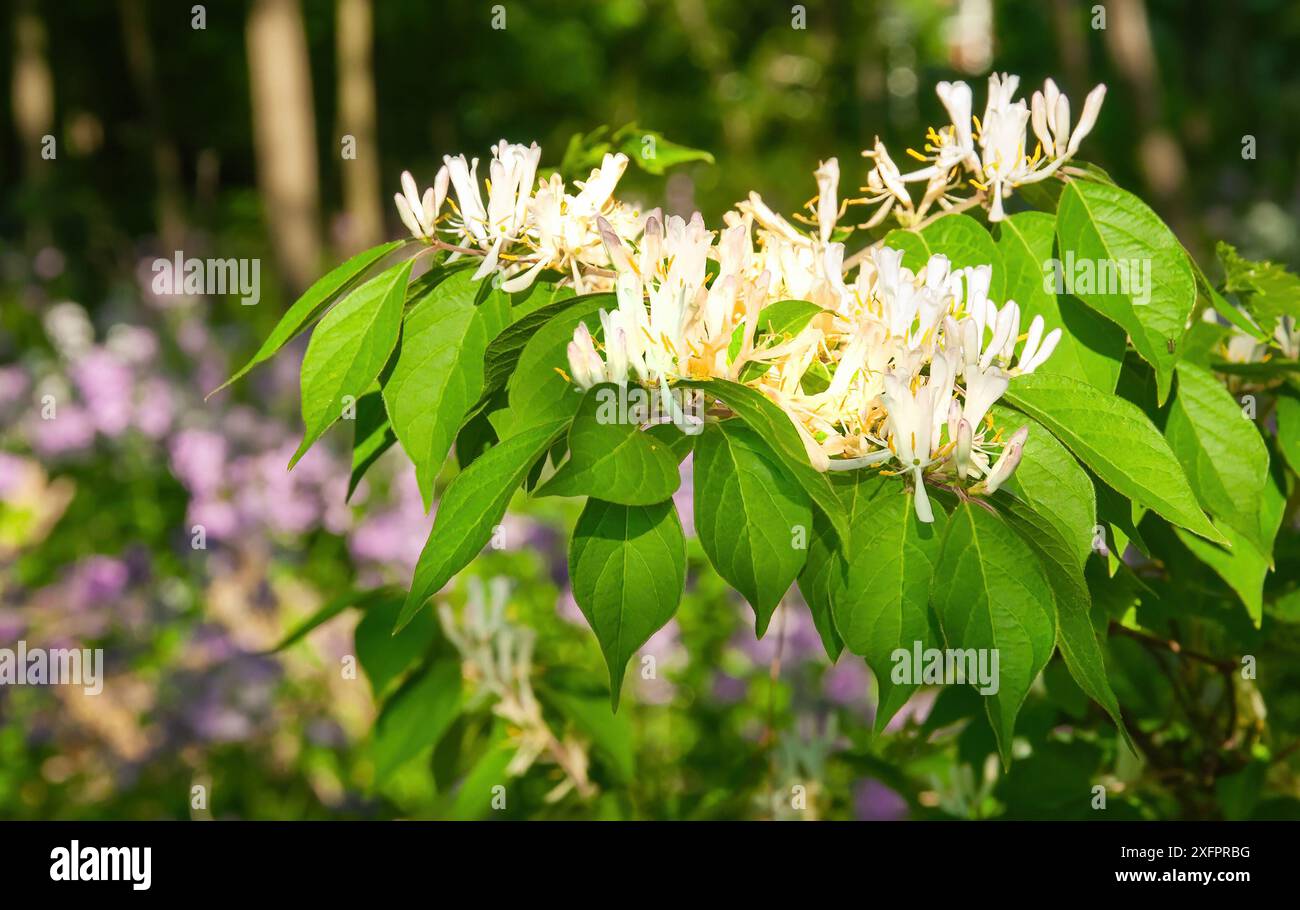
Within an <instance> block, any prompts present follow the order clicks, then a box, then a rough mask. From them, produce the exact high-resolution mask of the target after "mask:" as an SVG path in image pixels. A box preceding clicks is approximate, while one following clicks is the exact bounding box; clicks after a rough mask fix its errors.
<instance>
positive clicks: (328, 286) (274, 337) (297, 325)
mask: <svg viewBox="0 0 1300 910" xmlns="http://www.w3.org/2000/svg"><path fill="white" fill-rule="evenodd" d="M407 243H410V241H409V240H394V241H392V242H391V243H385V244H382V245H380V246H376V247H371V248H370V249H368V250H365V251H363V252H360V253H357V254H356V255H355V256H353V257H352V258H351V259H349V260H348V261H347V262H345V263H343V264H342V265H339V266H336V267H335V268H334V269H333V270H332V271H330V272H328V273H327V274H326V275H324V276H323V277H322V278H319V279H318V280H317V281H316V283H315V284H313V285H312V286H311V287H309V288H308V289H307V290H306V292H304V293H303V295H302V296H301V297H299V298H298V299H297V300H296V301H294V304H293V306H291V307H289V310H288V312H286V313H285V314H284V315H283V316H281V317H280V321H279V322H278V323H276V326H275V328H274V329H272V330H271V334H270V335H268V336H267V338H266V340H265V341H264V342H262V346H261V347H260V348H258V349H257V353H256V354H254V355H253V357H252V359H251V360H249V361H248V363H246V364H244V365H243V366H242V367H240V368H239V369H238V370H236V371H235V373H234V375H232V376H231V377H230V378H229V379H227V380H226V381H225V382H223V383H222V384H221V385H219V386H217V387H216V388H215V389H213V390H212V391H211V392H209V393H208V397H209V398H211V397H212V396H213V395H215V394H217V393H218V392H220V391H221V390H222V389H224V388H226V386H228V385H230V384H231V383H232V382H234V381H235V380H237V379H239V378H241V377H243V376H244V375H245V374H246V373H247V372H248V371H249V370H251V369H252V368H253V367H255V366H257V365H258V364H259V363H262V362H263V361H266V360H269V359H270V358H272V357H274V356H275V354H276V352H277V351H279V350H280V348H282V347H284V346H285V345H286V344H288V343H289V342H290V341H291V340H292V339H293V338H294V337H296V336H297V335H298V333H299V332H301V331H302V330H303V329H305V328H306V327H307V326H308V325H309V324H310V323H311V322H312V321H313V320H315V318H316V317H317V316H319V315H320V314H321V312H322V311H323V310H324V309H325V307H327V306H329V304H330V303H331V302H332V301H333V300H334V299H335V298H336V297H337V296H338V295H339V294H340V293H342V292H343V291H345V290H347V289H348V288H349V287H351V286H352V285H353V283H354V282H355V281H356V280H357V279H358V278H359V277H360V276H361V275H362V274H364V273H365V272H366V271H367V270H368V269H369V268H370V267H371V266H372V265H374V264H375V263H376V262H378V261H379V260H381V259H383V258H384V257H385V256H387V255H388V254H389V253H391V252H393V251H394V250H396V249H398V248H399V247H402V246H405V245H406V244H407Z"/></svg>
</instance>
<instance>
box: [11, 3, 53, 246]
mask: <svg viewBox="0 0 1300 910" xmlns="http://www.w3.org/2000/svg"><path fill="white" fill-rule="evenodd" d="M46 44H47V35H46V31H45V23H44V22H43V21H42V20H41V17H40V14H39V13H38V12H37V11H36V7H35V5H34V4H32V3H30V2H23V3H20V4H19V5H18V7H17V11H16V13H15V16H14V64H13V66H14V70H13V85H12V92H13V98H12V104H13V112H14V128H15V129H16V130H17V132H18V139H19V142H20V144H21V145H22V155H23V163H22V168H23V180H24V182H25V183H26V184H27V186H28V187H29V188H30V190H31V191H32V195H31V197H30V198H32V199H33V200H35V199H38V198H39V188H40V187H41V186H43V185H44V184H45V183H46V182H47V179H48V176H47V175H48V169H49V168H52V167H54V164H55V162H54V161H53V160H46V159H45V158H43V157H42V156H41V152H42V147H43V146H44V145H45V137H46V136H52V135H53V133H54V77H53V76H52V75H51V73H50V62H49V58H48V54H47V53H46ZM55 153H56V154H57V146H55ZM26 214H27V218H26V221H27V243H28V247H29V250H30V251H35V250H36V249H37V248H38V247H40V246H43V245H45V244H46V243H48V242H49V225H48V223H47V219H46V218H45V217H44V215H43V214H42V207H41V206H39V205H32V206H31V207H30V211H28V212H27V213H26Z"/></svg>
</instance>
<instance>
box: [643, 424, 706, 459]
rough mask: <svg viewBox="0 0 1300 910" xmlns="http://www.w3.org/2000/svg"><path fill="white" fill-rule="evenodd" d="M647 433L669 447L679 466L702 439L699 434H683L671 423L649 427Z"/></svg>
mask: <svg viewBox="0 0 1300 910" xmlns="http://www.w3.org/2000/svg"><path fill="white" fill-rule="evenodd" d="M700 429H703V428H700ZM645 432H646V435H647V436H651V437H653V438H654V439H656V440H658V441H659V442H661V443H663V444H664V445H666V446H668V449H669V450H670V451H671V452H672V453H673V459H674V460H675V461H676V462H677V464H679V465H680V464H681V463H682V462H683V461H685V460H686V456H687V455H689V454H690V453H691V450H692V449H694V448H695V440H696V439H699V437H700V434H699V433H683V432H682V431H681V430H680V429H679V428H678V427H677V426H676V425H674V424H671V423H657V424H655V425H654V426H652V427H649V428H648V429H647V430H646V431H645Z"/></svg>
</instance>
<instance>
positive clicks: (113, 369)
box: [72, 348, 134, 438]
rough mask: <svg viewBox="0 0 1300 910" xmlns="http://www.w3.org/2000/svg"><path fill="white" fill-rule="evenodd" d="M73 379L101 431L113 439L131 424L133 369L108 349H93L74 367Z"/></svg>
mask: <svg viewBox="0 0 1300 910" xmlns="http://www.w3.org/2000/svg"><path fill="white" fill-rule="evenodd" d="M72 381H73V382H74V383H75V384H76V386H77V391H78V392H79V393H80V394H81V399H82V401H84V402H85V404H86V407H87V409H88V410H89V411H90V414H91V416H92V417H93V419H94V421H95V426H96V427H97V428H98V429H99V432H101V433H103V434H104V435H105V436H108V437H110V438H114V437H117V436H120V435H122V433H124V432H125V431H126V428H127V426H129V425H130V423H131V404H132V393H133V386H134V383H133V379H132V376H131V368H130V367H128V366H127V365H126V364H125V363H123V362H122V361H121V360H119V359H118V358H117V357H115V356H114V355H113V353H112V352H111V351H108V350H106V349H105V348H91V349H90V350H89V351H87V352H86V354H85V356H83V357H82V358H81V359H80V360H78V361H77V362H76V363H75V364H73V367H72Z"/></svg>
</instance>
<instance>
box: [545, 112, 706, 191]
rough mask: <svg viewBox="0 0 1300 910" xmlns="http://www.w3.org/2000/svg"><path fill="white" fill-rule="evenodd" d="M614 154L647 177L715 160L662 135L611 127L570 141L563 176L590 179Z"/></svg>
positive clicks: (633, 125)
mask: <svg viewBox="0 0 1300 910" xmlns="http://www.w3.org/2000/svg"><path fill="white" fill-rule="evenodd" d="M612 152H622V153H623V154H624V155H626V156H627V157H628V160H629V161H631V162H632V163H634V164H635V165H636V166H637V167H639V168H641V170H643V171H645V172H646V173H647V174H655V175H657V176H658V175H662V174H663V173H664V172H665V171H666V170H667V169H668V168H670V167H674V166H676V165H679V164H685V163H687V162H691V161H706V162H708V163H709V164H712V163H713V156H712V155H710V154H709V153H708V152H706V151H703V150H701V149H693V148H689V147H688V146H685V145H681V144H679V143H676V142H673V141H671V140H669V139H665V138H664V135H663V134H662V133H658V132H655V131H654V130H647V129H643V128H642V127H640V126H638V125H637V124H636V123H628V124H626V125H624V126H621V127H619V128H618V129H617V130H613V131H612V132H611V130H610V128H609V127H608V126H601V127H597V128H596V129H594V130H592V131H591V132H590V133H586V134H582V133H576V134H574V135H573V136H572V137H571V138H570V139H569V145H568V147H567V148H566V149H565V151H564V159H563V161H562V162H561V164H560V173H561V174H563V175H564V176H566V177H568V178H577V179H578V180H585V179H587V175H588V174H589V173H590V172H591V170H592V169H593V168H596V167H599V166H600V163H601V159H602V158H603V157H604V156H605V155H607V154H609V153H612Z"/></svg>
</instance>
